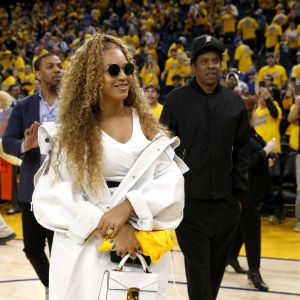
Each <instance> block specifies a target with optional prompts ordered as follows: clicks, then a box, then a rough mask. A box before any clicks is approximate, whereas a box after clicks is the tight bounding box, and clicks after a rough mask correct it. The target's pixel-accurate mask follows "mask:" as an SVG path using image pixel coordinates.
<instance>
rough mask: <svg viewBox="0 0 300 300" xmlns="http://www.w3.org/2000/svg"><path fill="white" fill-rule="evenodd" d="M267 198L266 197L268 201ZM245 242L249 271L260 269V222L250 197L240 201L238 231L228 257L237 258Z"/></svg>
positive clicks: (253, 201) (255, 205)
mask: <svg viewBox="0 0 300 300" xmlns="http://www.w3.org/2000/svg"><path fill="white" fill-rule="evenodd" d="M268 198H269V197H266V199H268ZM244 242H245V249H246V256H247V261H248V266H249V268H251V269H259V268H260V252H261V221H260V214H259V211H258V209H257V203H256V201H255V199H252V198H251V197H250V196H247V197H245V199H244V200H243V201H242V212H241V218H240V225H239V229H238V230H237V232H236V236H235V238H234V242H233V245H232V251H231V254H230V256H231V257H233V258H237V257H238V255H239V253H240V249H241V247H242V245H243V243H244Z"/></svg>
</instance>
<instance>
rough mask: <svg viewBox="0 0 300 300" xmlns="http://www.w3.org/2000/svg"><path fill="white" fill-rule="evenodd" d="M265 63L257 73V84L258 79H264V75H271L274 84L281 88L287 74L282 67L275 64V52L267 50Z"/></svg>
mask: <svg viewBox="0 0 300 300" xmlns="http://www.w3.org/2000/svg"><path fill="white" fill-rule="evenodd" d="M266 58H267V65H266V66H264V67H262V68H260V70H259V71H258V75H257V81H256V82H257V84H258V82H260V81H263V80H264V77H265V76H266V75H272V77H273V78H274V84H275V85H276V86H277V87H278V88H279V89H282V88H283V87H284V86H285V84H286V82H287V75H286V71H285V69H284V67H282V66H280V65H278V64H276V58H275V54H274V53H273V52H269V53H267V54H266Z"/></svg>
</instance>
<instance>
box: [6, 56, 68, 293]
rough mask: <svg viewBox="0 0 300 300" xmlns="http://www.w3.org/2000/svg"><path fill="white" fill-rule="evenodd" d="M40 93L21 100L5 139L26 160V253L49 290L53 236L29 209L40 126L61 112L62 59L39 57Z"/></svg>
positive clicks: (23, 204) (12, 151)
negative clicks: (47, 249) (48, 254)
mask: <svg viewBox="0 0 300 300" xmlns="http://www.w3.org/2000/svg"><path fill="white" fill-rule="evenodd" d="M34 67H35V71H36V77H37V79H38V80H39V81H40V83H41V89H40V90H39V91H38V92H37V93H35V94H33V95H31V96H29V97H26V98H24V99H23V100H20V101H19V102H18V103H17V104H16V106H15V107H14V109H13V111H12V114H11V116H10V119H9V122H8V126H7V129H6V131H5V133H4V136H3V141H2V142H3V149H4V151H5V152H6V153H8V154H12V155H14V156H18V157H23V163H22V165H21V170H20V184H19V201H20V203H21V209H22V226H23V239H24V252H25V254H26V256H27V258H28V259H29V261H30V263H31V264H32V266H33V268H34V269H35V271H36V273H37V275H38V277H39V278H40V280H41V281H42V283H43V285H44V286H45V287H46V292H47V288H48V283H49V261H48V258H47V256H46V254H45V251H44V250H45V249H44V248H45V242H46V239H47V240H48V245H49V249H51V244H52V238H53V232H51V231H49V230H47V229H45V228H43V227H42V226H41V225H39V224H38V223H37V221H36V220H35V218H34V215H33V212H32V210H31V207H30V202H31V197H32V192H33V177H34V174H35V173H36V171H37V170H38V168H39V166H40V163H41V155H40V150H39V148H38V140H37V132H38V128H39V124H40V123H44V122H55V120H56V116H57V112H58V96H57V91H58V87H59V82H60V79H61V74H62V65H61V61H60V59H59V58H58V57H57V56H56V55H54V54H51V53H47V54H45V55H42V56H40V57H39V58H38V59H37V60H36V61H35V63H34Z"/></svg>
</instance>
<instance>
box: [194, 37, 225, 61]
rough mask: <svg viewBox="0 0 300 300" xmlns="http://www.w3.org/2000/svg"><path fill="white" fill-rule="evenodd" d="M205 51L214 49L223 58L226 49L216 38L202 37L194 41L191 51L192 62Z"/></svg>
mask: <svg viewBox="0 0 300 300" xmlns="http://www.w3.org/2000/svg"><path fill="white" fill-rule="evenodd" d="M205 49H213V50H215V51H217V52H218V53H219V54H220V56H221V55H222V53H223V52H224V50H225V47H224V46H223V45H222V44H221V43H220V41H219V40H218V39H216V38H215V37H213V36H211V35H201V36H199V37H197V38H195V39H194V40H193V43H192V51H191V56H192V61H194V60H195V59H196V57H197V56H198V54H199V53H200V52H201V51H203V50H205Z"/></svg>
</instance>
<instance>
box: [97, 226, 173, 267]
mask: <svg viewBox="0 0 300 300" xmlns="http://www.w3.org/2000/svg"><path fill="white" fill-rule="evenodd" d="M135 236H136V239H137V240H138V242H139V244H140V245H141V248H142V251H143V255H145V256H150V258H151V261H152V262H153V263H157V262H158V261H159V260H160V259H161V257H162V256H163V255H164V254H165V253H166V252H167V251H169V250H171V249H172V248H173V247H174V244H175V241H176V236H175V232H174V230H158V231H137V232H136V233H135ZM114 247H115V244H114V241H113V240H112V239H110V238H105V239H104V240H103V242H102V244H101V245H100V246H99V247H98V250H99V251H110V250H113V248H114Z"/></svg>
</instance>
